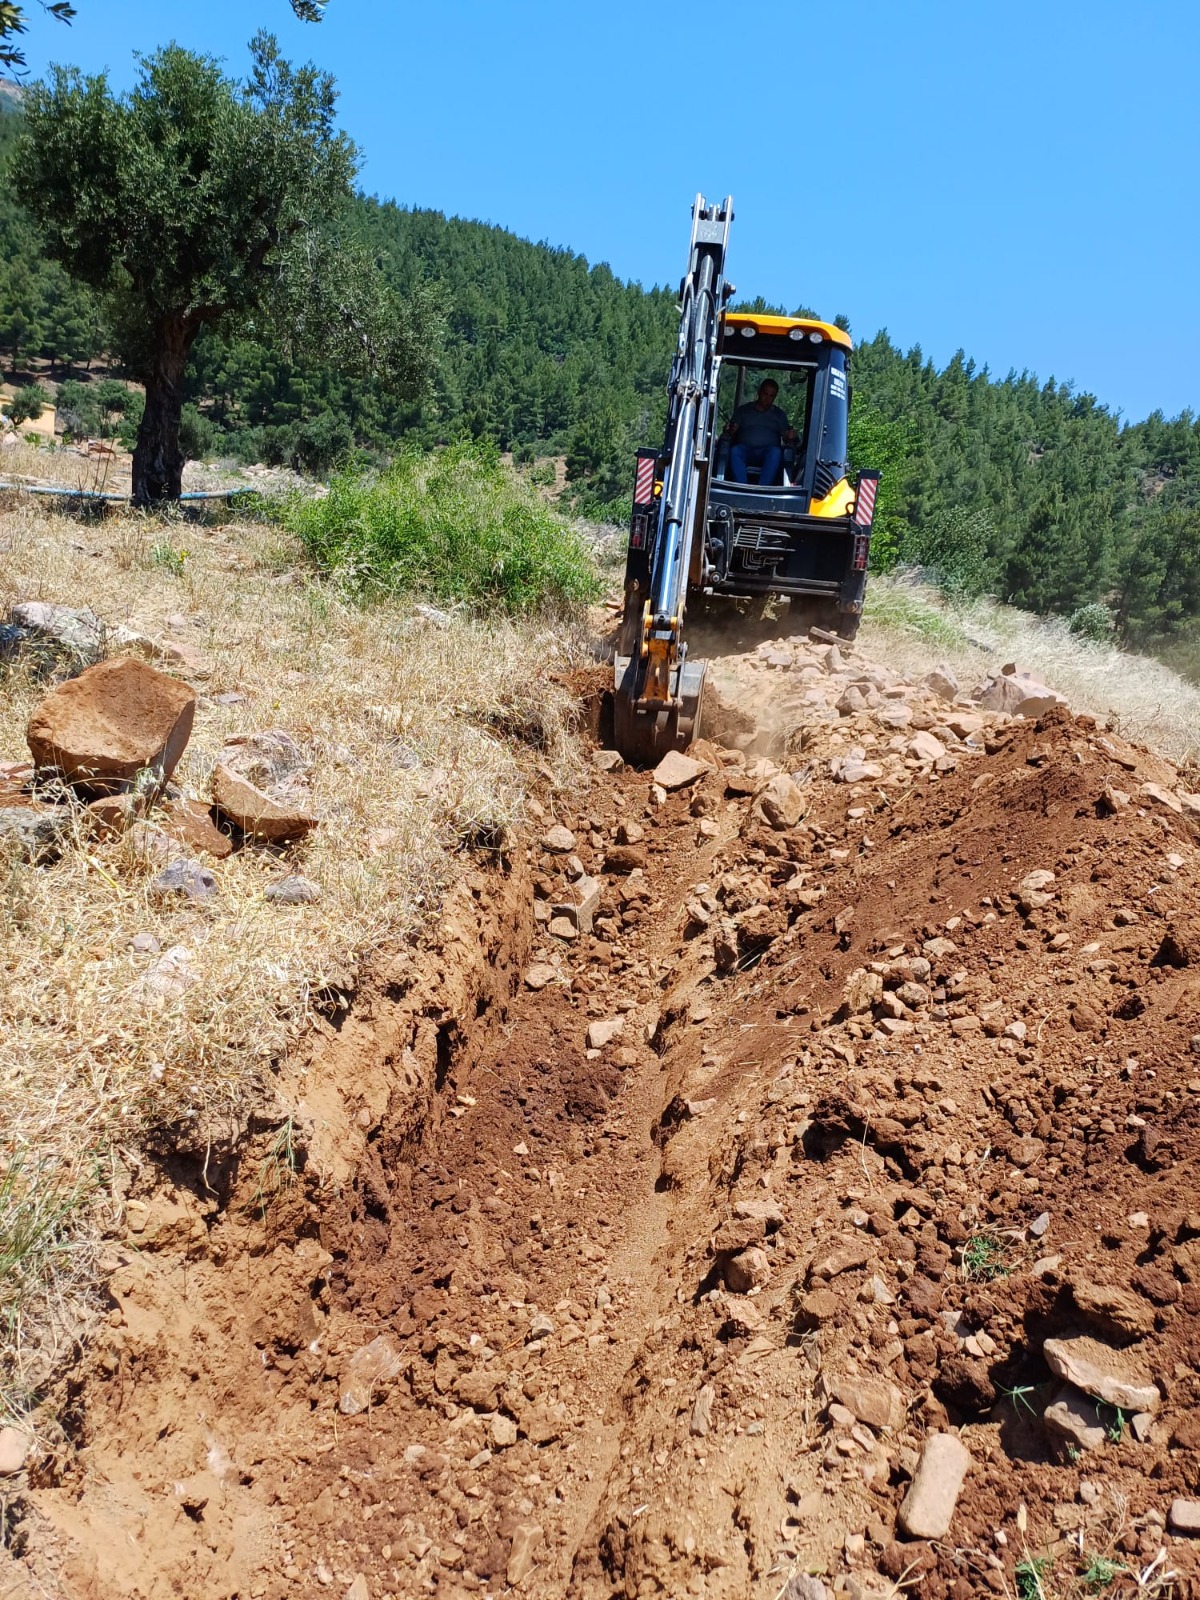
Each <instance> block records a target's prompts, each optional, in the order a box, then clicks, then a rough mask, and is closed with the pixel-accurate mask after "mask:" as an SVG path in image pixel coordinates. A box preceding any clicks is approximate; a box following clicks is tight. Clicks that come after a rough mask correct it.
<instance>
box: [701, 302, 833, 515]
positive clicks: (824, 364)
mask: <svg viewBox="0 0 1200 1600" xmlns="http://www.w3.org/2000/svg"><path fill="white" fill-rule="evenodd" d="M718 355H719V357H720V362H721V370H720V380H719V387H718V413H719V415H718V428H719V433H718V437H717V439H716V441H715V446H714V454H713V477H712V488H713V490H714V491H716V492H717V493H721V492H723V491H724V490H725V489H726V487H728V490H729V491H730V492H733V493H737V494H747V493H749V494H751V495H757V494H766V493H768V492H770V493H771V495H772V498H774V497H776V496H784V497H786V500H787V502H788V504H789V505H791V506H792V507H793V509H795V510H799V511H805V512H807V511H810V510H812V511H813V512H814V513H815V514H817V515H820V514H822V512H821V510H819V509H818V503H820V502H824V501H826V500H827V499H828V498H829V496H830V495H831V492H832V491H834V490H835V489H838V488H840V487H841V486H842V485H843V484H844V482H845V475H846V452H847V425H848V419H849V409H850V405H849V401H850V394H849V382H850V380H849V355H850V336H849V334H847V333H845V332H843V330H842V329H841V328H838V327H836V326H834V325H833V324H831V323H828V322H818V321H816V320H815V319H812V318H807V317H776V316H768V315H765V314H762V313H759V312H739V311H729V312H726V313H725V315H724V317H723V318H722V320H721V332H720V338H719V344H718ZM764 382H771V383H774V384H776V385H777V388H778V393H777V395H776V396H775V401H774V403H775V405H776V406H778V407H779V408H780V410H781V411H782V412H783V413H784V415H785V417H786V419H787V422H788V425H789V427H790V428H791V429H792V430H794V433H795V435H796V437H795V439H794V440H792V441H785V442H784V443H783V456H782V462H781V465H780V469H779V471H778V472H777V473H773V474H772V481H769V482H766V483H764V482H762V481H761V479H762V465H761V464H753V463H749V464H747V465H746V468H745V473H746V481H745V482H742V481H737V480H736V479H735V476H734V470H733V468H734V462H733V460H732V450H731V445H732V443H733V441H731V440H730V438H729V436H728V434H727V433H726V431H725V430H726V428H727V426H728V424H729V422H730V420H731V418H732V417H733V415H734V412H735V411H736V410H737V409H738V408H739V407H740V406H743V405H745V404H747V403H750V404H752V403H753V402H754V400H755V397H756V396H757V395H758V393H759V389H760V386H761V384H762V383H764ZM757 454H759V455H761V454H762V452H761V451H760V452H757ZM822 509H823V508H822ZM838 509H839V511H840V510H841V509H842V508H841V507H840V506H839V508H838Z"/></svg>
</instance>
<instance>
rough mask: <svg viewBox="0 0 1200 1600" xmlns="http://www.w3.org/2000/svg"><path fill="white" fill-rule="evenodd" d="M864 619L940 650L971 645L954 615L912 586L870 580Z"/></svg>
mask: <svg viewBox="0 0 1200 1600" xmlns="http://www.w3.org/2000/svg"><path fill="white" fill-rule="evenodd" d="M863 615H864V617H865V619H866V620H867V621H868V622H874V623H877V624H878V625H879V626H880V627H883V628H895V629H896V630H897V631H899V632H901V633H909V634H915V635H917V636H918V637H919V638H921V639H927V640H928V641H929V643H930V644H933V645H938V646H940V647H941V648H943V649H950V650H960V649H963V648H966V647H968V646H969V645H970V642H971V641H970V640H969V639H968V637H967V635H966V632H965V631H964V629H963V628H962V626H961V624H960V623H959V622H958V621H957V620H956V619H955V617H954V616H953V614H951V613H950V612H948V611H946V610H943V609H942V607H941V606H939V605H937V604H935V602H934V600H933V599H932V598H931V597H930V593H929V591H925V592H922V591H921V590H920V589H919V588H917V586H916V585H915V584H912V583H904V582H900V581H896V580H892V581H891V582H889V581H888V580H887V579H881V578H875V579H873V580H872V581H871V582H870V583H868V584H867V597H866V609H865V611H864V613H863Z"/></svg>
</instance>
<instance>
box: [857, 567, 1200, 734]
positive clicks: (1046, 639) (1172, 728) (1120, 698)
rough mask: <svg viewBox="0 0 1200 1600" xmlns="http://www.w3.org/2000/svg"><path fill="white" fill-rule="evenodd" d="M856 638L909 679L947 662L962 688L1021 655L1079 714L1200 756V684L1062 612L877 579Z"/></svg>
mask: <svg viewBox="0 0 1200 1600" xmlns="http://www.w3.org/2000/svg"><path fill="white" fill-rule="evenodd" d="M859 639H860V642H861V645H862V648H863V651H864V653H865V654H867V655H869V656H871V657H873V658H874V659H875V660H877V661H881V662H883V663H885V664H886V665H888V666H890V667H893V668H894V669H895V670H896V671H898V672H901V673H904V674H905V675H912V676H915V677H920V676H921V675H922V674H923V673H925V672H928V671H929V669H930V667H931V666H933V665H934V664H935V663H938V662H945V663H947V664H948V665H949V666H951V667H952V668H953V669H954V672H955V674H956V675H957V677H958V680H959V682H960V684H961V685H962V687H963V688H964V689H969V688H971V687H973V686H974V685H975V684H976V683H978V682H980V681H981V679H982V678H983V677H984V675H985V674H986V673H987V672H989V671H996V670H998V669H999V668H1000V667H1001V666H1002V665H1003V664H1004V662H1006V661H1016V663H1017V664H1018V666H1020V667H1022V668H1025V669H1027V670H1028V671H1031V672H1034V673H1036V674H1037V675H1038V677H1040V678H1042V679H1044V681H1045V682H1046V683H1048V684H1049V685H1050V686H1051V687H1052V688H1055V689H1058V690H1059V691H1060V692H1061V693H1062V694H1065V695H1066V697H1067V699H1068V700H1069V701H1070V703H1071V706H1072V708H1073V709H1074V710H1076V711H1085V712H1090V713H1091V714H1092V715H1094V716H1098V717H1102V718H1103V717H1111V718H1114V719H1115V722H1116V725H1117V727H1118V728H1119V729H1120V731H1121V733H1123V734H1124V735H1125V736H1126V738H1131V739H1137V740H1141V741H1143V742H1144V743H1146V744H1149V745H1153V746H1154V748H1155V749H1157V750H1160V751H1161V752H1162V753H1163V754H1164V755H1165V756H1168V757H1169V758H1170V759H1171V760H1173V761H1177V762H1180V763H1181V764H1182V763H1187V762H1189V761H1194V760H1195V759H1196V758H1197V754H1198V753H1200V688H1198V687H1197V686H1196V685H1194V684H1190V683H1188V682H1187V681H1186V680H1185V679H1183V678H1181V677H1180V676H1179V675H1178V673H1175V672H1172V671H1171V669H1170V668H1169V667H1165V666H1164V665H1163V664H1162V662H1160V661H1155V660H1153V659H1152V658H1151V657H1149V656H1139V655H1133V654H1130V653H1128V652H1126V651H1123V650H1117V649H1115V648H1114V647H1113V646H1112V645H1107V644H1094V643H1092V642H1091V641H1090V640H1088V639H1081V638H1079V637H1077V636H1076V635H1075V634H1072V633H1071V632H1070V630H1069V629H1068V628H1067V625H1066V623H1065V622H1063V621H1062V620H1061V619H1059V618H1054V617H1035V616H1032V615H1031V614H1030V613H1029V612H1026V611H1016V610H1014V609H1013V608H1012V607H1011V606H1001V605H997V604H995V603H994V602H993V601H989V600H971V601H965V602H951V601H949V600H947V599H946V598H945V597H944V596H942V595H940V594H939V593H938V591H937V590H935V589H931V588H929V587H927V586H925V585H923V584H918V583H913V582H910V581H908V580H906V579H904V578H880V577H874V578H872V579H871V581H870V583H869V584H868V585H867V611H866V617H865V619H864V622H863V626H862V631H861V633H860V635H859Z"/></svg>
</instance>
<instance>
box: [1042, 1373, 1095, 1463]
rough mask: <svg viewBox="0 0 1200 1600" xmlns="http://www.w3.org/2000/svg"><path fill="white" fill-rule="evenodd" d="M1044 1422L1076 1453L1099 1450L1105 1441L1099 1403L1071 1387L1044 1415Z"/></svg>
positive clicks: (1067, 1386) (1062, 1393)
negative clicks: (1099, 1415) (1098, 1410)
mask: <svg viewBox="0 0 1200 1600" xmlns="http://www.w3.org/2000/svg"><path fill="white" fill-rule="evenodd" d="M1042 1421H1043V1422H1044V1423H1045V1424H1046V1427H1047V1428H1048V1429H1049V1431H1050V1432H1051V1433H1052V1434H1054V1435H1055V1437H1056V1438H1059V1439H1063V1440H1065V1441H1066V1443H1067V1444H1068V1445H1070V1446H1072V1447H1073V1448H1074V1449H1076V1450H1099V1449H1100V1447H1101V1446H1102V1445H1103V1443H1104V1440H1105V1437H1106V1435H1105V1431H1104V1425H1103V1423H1102V1422H1101V1421H1100V1418H1099V1417H1098V1415H1097V1412H1096V1402H1095V1401H1094V1400H1089V1399H1088V1398H1087V1396H1086V1395H1082V1394H1080V1392H1079V1390H1078V1389H1074V1388H1072V1387H1071V1386H1070V1384H1064V1386H1063V1387H1062V1388H1061V1389H1060V1390H1059V1391H1058V1393H1057V1394H1056V1395H1055V1397H1054V1399H1053V1400H1052V1401H1051V1402H1050V1404H1049V1405H1048V1406H1047V1407H1046V1409H1045V1410H1044V1411H1043V1412H1042Z"/></svg>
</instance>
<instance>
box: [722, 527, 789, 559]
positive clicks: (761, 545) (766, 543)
mask: <svg viewBox="0 0 1200 1600" xmlns="http://www.w3.org/2000/svg"><path fill="white" fill-rule="evenodd" d="M791 547H792V539H791V535H790V534H789V533H786V532H784V531H783V530H782V529H780V528H764V527H760V526H758V525H757V524H754V523H745V522H744V523H742V524H741V526H740V527H739V528H738V530H737V532H736V533H735V534H734V537H733V548H734V549H735V550H751V551H753V552H754V553H755V554H756V555H772V556H785V555H787V553H788V551H789V550H790V549H791Z"/></svg>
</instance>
